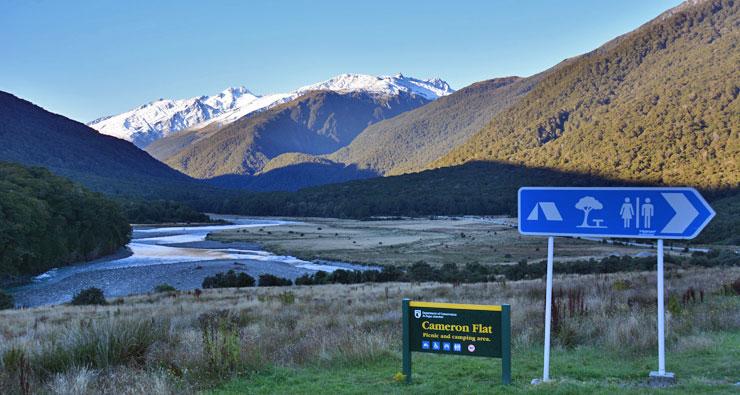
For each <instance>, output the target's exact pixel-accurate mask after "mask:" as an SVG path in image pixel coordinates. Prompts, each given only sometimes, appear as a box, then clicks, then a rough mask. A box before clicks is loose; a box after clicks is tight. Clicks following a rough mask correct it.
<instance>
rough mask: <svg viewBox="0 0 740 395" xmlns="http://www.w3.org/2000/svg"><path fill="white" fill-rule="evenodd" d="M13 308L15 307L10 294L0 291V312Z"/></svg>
mask: <svg viewBox="0 0 740 395" xmlns="http://www.w3.org/2000/svg"><path fill="white" fill-rule="evenodd" d="M13 307H15V302H13V297H12V296H11V295H10V294H8V293H5V292H4V291H2V290H0V310H5V309H12V308H13Z"/></svg>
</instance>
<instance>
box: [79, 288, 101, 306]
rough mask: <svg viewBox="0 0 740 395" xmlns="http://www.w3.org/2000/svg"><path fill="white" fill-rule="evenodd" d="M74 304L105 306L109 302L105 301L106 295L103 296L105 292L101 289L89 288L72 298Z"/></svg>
mask: <svg viewBox="0 0 740 395" xmlns="http://www.w3.org/2000/svg"><path fill="white" fill-rule="evenodd" d="M72 304H73V305H75V306H83V305H100V306H105V305H107V304H108V301H106V300H105V295H104V294H103V290H102V289H100V288H95V287H91V288H87V289H83V290H82V291H80V293H78V294H75V296H74V297H73V298H72Z"/></svg>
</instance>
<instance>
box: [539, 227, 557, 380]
mask: <svg viewBox="0 0 740 395" xmlns="http://www.w3.org/2000/svg"><path fill="white" fill-rule="evenodd" d="M553 239H554V238H553V237H548V238H547V290H546V291H545V292H546V293H545V364H544V368H543V370H542V380H544V381H547V380H550V322H551V321H552V264H553V262H552V261H553V255H554V253H553V249H554V245H555V241H554V240H553Z"/></svg>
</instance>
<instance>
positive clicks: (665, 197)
mask: <svg viewBox="0 0 740 395" xmlns="http://www.w3.org/2000/svg"><path fill="white" fill-rule="evenodd" d="M518 210H519V233H521V234H523V235H540V236H549V237H548V240H547V290H546V294H545V351H544V368H543V372H542V380H543V381H547V380H549V379H550V322H551V320H552V276H553V274H552V272H553V244H554V242H553V236H573V237H579V236H591V237H615V238H617V237H621V238H642V239H657V240H658V254H657V255H658V267H657V279H658V296H657V297H658V370H657V371H654V372H650V378H651V380H655V381H658V382H659V383H660V382H672V381H673V380H674V376H673V373H670V372H666V371H665V306H664V300H663V299H664V296H665V291H664V288H663V239H693V238H694V237H696V236H697V235H698V234H699V232H701V231H702V229H704V227H706V226H707V224H708V223H709V221H710V220H711V219H712V218H713V217H714V215H715V212H714V210H712V208H711V207H710V206H709V204H707V202H706V201H705V200H704V198H703V197H702V196H701V195H700V194H699V192H697V191H696V190H695V189H693V188H629V187H627V188H567V187H566V188H558V187H524V188H520V189H519V207H518Z"/></svg>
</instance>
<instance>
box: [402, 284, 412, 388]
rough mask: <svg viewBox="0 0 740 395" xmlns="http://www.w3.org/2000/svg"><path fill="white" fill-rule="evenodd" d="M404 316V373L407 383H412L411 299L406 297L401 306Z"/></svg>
mask: <svg viewBox="0 0 740 395" xmlns="http://www.w3.org/2000/svg"><path fill="white" fill-rule="evenodd" d="M401 315H402V316H403V318H402V320H403V375H404V377H405V378H406V384H411V347H410V343H409V340H410V339H409V338H410V329H409V299H408V298H404V299H403V302H402V307H401Z"/></svg>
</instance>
